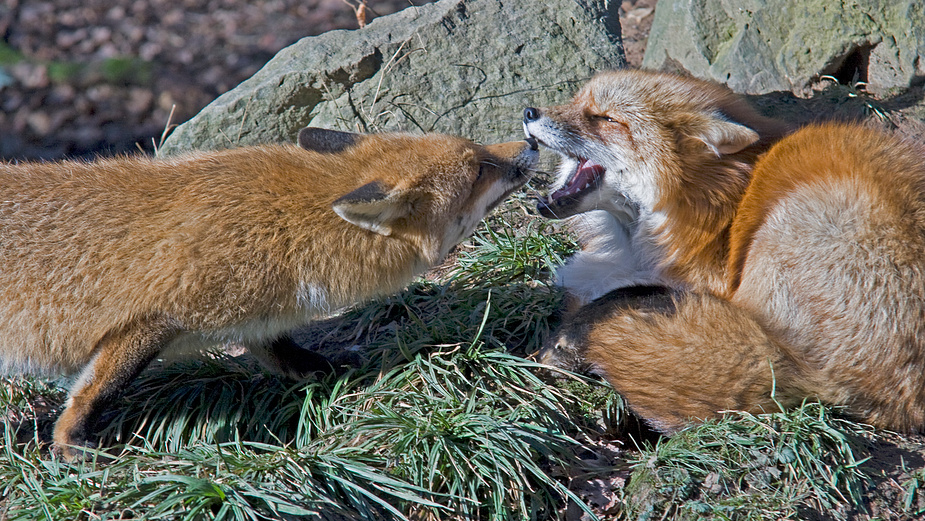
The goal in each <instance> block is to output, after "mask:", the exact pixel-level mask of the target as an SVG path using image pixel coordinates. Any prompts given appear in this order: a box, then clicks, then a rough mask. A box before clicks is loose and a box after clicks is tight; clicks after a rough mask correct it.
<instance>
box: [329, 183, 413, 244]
mask: <svg viewBox="0 0 925 521" xmlns="http://www.w3.org/2000/svg"><path fill="white" fill-rule="evenodd" d="M332 206H333V208H334V212H335V213H336V214H337V215H339V216H341V218H343V219H344V220H345V221H347V222H349V223H352V224H355V225H357V226H359V227H360V228H365V229H367V230H371V231H374V232H376V233H378V234H381V235H391V234H392V224H393V223H394V222H395V220H396V219H399V218H401V217H405V216H407V215H408V213H410V206H409V205H408V203H407V201H406V200H405V198H404V197H403V196H402V195H401V194H399V193H395V191H394V190H386V187H384V186H383V185H382V183H380V182H378V181H373V182H371V183H367V184H365V185H363V186H361V187H359V188H357V189H356V190H354V191H352V192H350V193H349V194H347V195H345V196H343V197H341V198H340V199H338V200H336V201H334V204H333V205H332Z"/></svg>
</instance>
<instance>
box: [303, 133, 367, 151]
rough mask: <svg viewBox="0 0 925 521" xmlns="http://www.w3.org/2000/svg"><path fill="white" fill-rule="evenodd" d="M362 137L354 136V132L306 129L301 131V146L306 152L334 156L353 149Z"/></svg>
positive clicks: (360, 135)
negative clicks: (333, 154)
mask: <svg viewBox="0 0 925 521" xmlns="http://www.w3.org/2000/svg"><path fill="white" fill-rule="evenodd" d="M362 137H363V135H362V134H354V133H353V132H343V131H340V130H329V129H326V128H318V127H305V128H303V129H302V130H300V131H299V146H300V147H302V148H304V149H305V150H311V151H314V152H320V153H322V154H332V153H337V152H342V151H343V150H345V149H347V148H349V147H352V146H353V145H355V144H357V143H358V142H359V141H360V139H361V138H362Z"/></svg>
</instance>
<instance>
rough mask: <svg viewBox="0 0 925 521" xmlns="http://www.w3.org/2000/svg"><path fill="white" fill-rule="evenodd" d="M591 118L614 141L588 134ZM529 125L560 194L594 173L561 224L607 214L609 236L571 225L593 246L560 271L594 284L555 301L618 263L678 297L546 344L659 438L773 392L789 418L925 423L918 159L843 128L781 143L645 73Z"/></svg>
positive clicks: (737, 104) (774, 129) (721, 98)
mask: <svg viewBox="0 0 925 521" xmlns="http://www.w3.org/2000/svg"><path fill="white" fill-rule="evenodd" d="M588 111H591V113H595V114H599V115H600V114H604V115H606V116H607V117H608V118H609V119H610V120H614V121H615V122H616V123H613V122H611V121H609V120H606V121H605V122H602V123H599V124H600V125H603V126H606V125H620V126H622V127H623V130H621V131H620V133H619V134H614V133H607V132H602V131H594V130H592V128H591V127H590V126H589V125H588V124H587V123H582V121H585V122H587V121H589V120H590V119H589V118H590V117H589V116H587V114H588ZM582 114H585V116H581V115H582ZM582 118H584V120H582ZM598 119H600V118H598ZM525 126H526V128H527V130H528V133H530V134H531V135H533V136H535V137H536V138H537V139H538V140H539V141H540V142H541V143H544V144H546V145H548V146H550V147H552V148H554V149H556V150H557V151H559V152H560V153H561V154H562V155H563V157H564V164H565V165H566V167H565V168H563V171H562V173H561V174H562V175H561V177H562V179H560V181H559V183H560V184H565V185H566V186H567V184H568V182H569V181H568V179H571V176H572V175H573V174H572V173H571V172H572V171H573V166H574V164H575V163H576V161H574V160H572V159H570V158H575V157H580V158H586V159H591V160H593V161H594V162H596V163H599V164H601V165H603V167H604V168H605V169H606V173H605V174H604V175H603V176H602V180H601V181H600V182H598V183H597V185H596V186H593V187H591V188H589V189H587V190H586V191H583V192H581V197H582V200H583V201H592V202H593V204H584V205H583V206H579V207H577V211H575V212H573V213H581V212H584V211H588V210H592V209H603V210H605V211H607V212H608V213H609V214H610V216H609V218H608V219H610V220H609V221H608V220H603V219H602V218H601V217H600V216H597V217H590V216H589V217H585V219H587V220H589V221H590V222H591V223H592V224H595V223H597V224H600V223H606V224H607V226H596V227H594V226H588V225H585V227H584V228H583V229H582V232H583V233H584V234H585V237H586V239H587V238H589V237H590V240H587V244H588V245H589V246H587V247H585V249H584V250H583V251H582V252H581V253H579V255H578V256H576V259H575V260H573V261H571V262H570V264H569V265H568V266H566V269H568V268H571V273H577V274H580V275H582V276H584V277H585V278H587V280H588V281H589V282H587V283H582V282H581V281H580V280H578V281H576V280H575V278H576V277H572V278H571V279H568V278H565V280H564V282H565V284H566V288H567V289H569V290H570V291H572V290H573V288H576V290H575V291H573V292H575V293H577V294H578V295H579V296H580V297H581V296H584V297H585V301H589V300H591V299H590V298H588V296H590V297H592V298H593V297H597V296H600V293H601V292H600V291H599V292H598V294H593V293H589V292H585V293H581V291H582V290H584V288H586V287H588V286H590V285H592V284H594V283H595V282H597V281H599V280H605V279H606V277H607V276H608V272H607V271H601V272H599V273H598V274H597V275H595V272H594V270H593V269H591V268H594V267H596V266H604V267H609V268H610V269H612V270H620V269H624V268H623V266H624V265H626V264H631V265H632V266H633V269H632V270H627V272H628V273H629V276H626V277H624V278H623V280H622V282H623V283H624V285H632V284H640V283H646V284H652V283H657V284H665V285H669V286H672V287H675V288H677V289H678V290H679V291H682V292H681V293H678V294H677V295H676V296H675V297H674V298H675V299H677V305H676V306H675V307H674V308H672V309H671V310H669V311H665V310H660V311H658V312H657V313H653V312H643V311H644V309H643V311H640V306H639V305H637V304H634V303H633V302H629V303H627V300H626V298H625V296H620V295H617V296H613V295H610V296H608V297H607V298H605V299H603V300H602V301H601V302H596V303H592V304H589V306H587V307H586V308H582V310H580V311H579V312H578V315H579V316H580V315H582V314H588V313H590V314H592V315H593V316H600V315H601V314H602V312H601V311H600V309H606V310H607V313H604V314H605V315H606V318H603V319H600V320H595V321H593V324H591V323H584V325H583V326H581V327H583V328H584V330H583V331H585V332H584V333H582V334H576V333H574V331H575V328H576V327H578V326H576V324H579V323H582V321H581V319H579V318H576V319H573V320H572V322H571V325H569V326H566V331H572V333H571V334H566V338H565V340H562V339H561V338H560V343H562V342H564V343H565V344H566V345H567V346H568V349H569V350H572V351H575V352H577V353H581V354H586V356H587V358H588V360H589V361H591V362H593V363H594V364H596V365H597V366H598V367H600V368H601V369H603V371H604V372H605V373H606V374H607V375H608V378H609V379H610V381H611V382H612V383H613V385H614V387H615V388H617V389H618V390H619V391H620V392H622V393H624V395H625V396H626V398H627V400H628V402H629V403H630V404H631V405H632V406H634V407H635V408H636V410H637V412H639V413H640V414H642V415H643V416H644V417H646V418H647V419H649V420H650V421H651V422H652V423H653V424H655V425H656V426H659V427H661V428H664V429H665V430H668V431H671V430H674V429H676V428H678V427H679V426H680V425H683V423H684V418H706V417H710V416H714V415H716V414H717V413H718V411H720V410H721V409H724V408H730V407H732V408H741V409H745V410H750V411H758V410H763V409H767V407H768V404H769V402H768V399H767V397H768V396H769V393H770V389H771V388H772V386H774V385H776V386H777V389H778V393H777V399H778V400H779V401H780V402H781V403H782V404H784V405H788V404H792V403H794V402H795V401H799V400H801V399H803V398H806V397H812V398H818V399H821V400H823V401H825V402H828V403H832V404H836V405H843V406H845V407H846V410H847V411H848V413H849V414H851V415H853V416H855V417H857V418H859V419H861V420H863V421H867V422H870V423H872V424H874V425H877V426H881V427H887V428H892V429H898V430H907V431H908V430H922V429H923V428H925V311H923V310H925V307H923V303H925V258H923V253H925V161H923V154H922V150H921V149H920V148H918V147H915V146H913V145H911V144H909V143H905V142H903V141H902V140H900V139H897V138H896V137H894V136H891V135H889V134H886V133H883V132H881V131H877V130H873V129H870V128H866V127H863V126H860V125H848V124H819V125H811V126H808V127H806V128H804V129H801V130H799V131H797V132H794V133H793V134H791V135H789V136H787V137H782V136H783V135H784V134H786V130H787V128H788V127H787V125H784V124H782V123H776V122H772V121H769V120H767V119H765V118H761V117H759V116H757V115H755V114H754V113H753V112H752V111H751V110H750V109H749V108H748V107H747V106H746V105H744V102H742V101H741V100H740V99H739V98H738V97H736V96H735V95H733V94H732V93H730V92H729V91H728V90H726V89H724V88H722V87H719V86H716V85H713V84H709V83H706V82H701V81H698V80H692V79H690V78H683V77H678V76H673V75H668V74H658V73H648V72H639V71H618V72H612V73H606V74H601V75H599V76H597V77H595V78H594V79H592V80H591V82H589V84H588V85H587V86H586V87H585V88H584V89H582V91H581V92H580V93H579V94H578V95H577V96H576V97H575V99H574V100H573V102H572V103H571V104H569V105H566V106H564V107H553V108H550V109H528V110H527V111H526V112H525ZM627 132H628V133H629V134H631V135H632V138H628V137H626V136H624V135H623V134H625V133H627ZM615 136H616V137H615ZM577 163H578V164H581V163H580V162H577ZM558 190H559V192H558V193H563V190H562V189H561V188H559V189H558ZM564 193H566V194H567V195H568V196H569V197H572V198H574V197H575V196H574V192H569V191H568V190H566V191H565V192H564ZM614 201H617V202H619V203H620V204H621V205H623V206H630V207H632V208H634V211H633V212H632V214H631V215H624V214H622V213H621V211H620V208H619V207H618V206H616V205H614V204H613V202H614ZM543 204H545V205H547V206H550V205H553V206H555V205H554V204H553V203H550V202H546V203H541V208H542V206H543ZM569 204H572V206H571V207H570V208H571V209H573V210H574V209H575V208H576V207H575V206H574V204H573V203H569ZM566 206H567V205H566ZM621 237H628V239H626V240H622V242H621V240H618V239H619V238H621ZM601 244H604V245H606V248H601V247H600V245H601ZM614 244H617V246H619V247H615V246H614ZM606 256H609V257H610V259H611V260H610V264H608V263H607V261H606V260H602V258H601V257H606ZM588 259H591V260H592V261H593V262H590V261H589V260H588ZM573 265H577V266H578V267H581V268H582V269H578V268H577V267H575V266H573ZM639 267H642V268H643V269H640V268H639ZM567 273H569V272H568V271H567ZM607 289H612V288H609V287H605V288H603V290H604V291H606V290H607ZM592 306H596V307H593V308H592ZM585 322H587V321H585ZM569 328H571V329H569ZM559 349H560V350H561V349H562V348H561V346H560V348H559ZM769 362H770V363H769ZM772 367H773V368H774V369H775V375H774V376H775V377H776V380H774V379H772V378H771V373H770V368H772ZM698 375H700V376H698ZM743 386H744V387H743ZM743 389H744V390H743Z"/></svg>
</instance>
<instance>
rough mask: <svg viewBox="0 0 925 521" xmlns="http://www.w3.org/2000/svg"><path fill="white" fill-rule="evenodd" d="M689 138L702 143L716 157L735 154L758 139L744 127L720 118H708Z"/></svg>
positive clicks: (753, 132)
mask: <svg viewBox="0 0 925 521" xmlns="http://www.w3.org/2000/svg"><path fill="white" fill-rule="evenodd" d="M690 137H691V138H693V139H696V140H698V141H701V142H703V143H704V144H705V145H706V146H707V148H709V149H710V150H712V151H713V153H714V154H716V155H717V156H721V155H724V154H735V153H736V152H738V151H740V150H742V149H743V148H745V147H747V146H749V145H751V144H752V143H754V142H755V141H758V139H759V138H760V136H758V133H757V132H755V131H754V130H752V129H750V128H748V127H746V126H745V125H740V124H738V123H735V122H732V121H729V120H727V119H723V118H720V117H711V118H709V119H708V120H707V121H706V122H704V123H703V125H701V126H700V127H699V128H696V129H695V130H694V132H693V133H692V134H691V135H690Z"/></svg>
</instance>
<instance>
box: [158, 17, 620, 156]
mask: <svg viewBox="0 0 925 521" xmlns="http://www.w3.org/2000/svg"><path fill="white" fill-rule="evenodd" d="M618 8H619V3H618V2H612V1H608V0H578V1H576V0H550V1H546V2H534V1H532V0H503V1H502V0H440V1H439V2H436V3H433V4H427V5H424V6H421V7H411V8H408V9H405V10H404V11H401V12H399V13H396V14H393V15H390V16H385V17H381V18H377V19H376V20H374V21H373V22H372V23H370V24H369V25H368V26H366V27H365V28H363V29H358V30H354V31H343V30H341V31H331V32H329V33H325V34H322V35H319V36H315V37H309V38H304V39H302V40H300V41H299V42H297V43H295V44H293V45H291V46H290V47H287V48H286V49H283V50H282V51H280V52H279V53H278V54H277V55H276V56H275V57H274V58H273V59H272V60H271V61H270V62H269V63H267V65H266V66H265V67H264V68H263V69H261V70H260V71H259V72H257V73H256V74H255V75H254V76H252V77H251V78H250V79H248V80H246V81H244V82H243V83H241V84H240V85H239V86H238V87H236V88H235V89H233V90H231V91H229V92H227V93H225V94H224V95H222V96H221V97H219V98H218V99H216V100H215V101H214V102H213V103H212V104H210V105H209V106H207V107H206V108H205V109H203V110H202V111H201V112H200V113H199V114H198V115H197V116H195V117H194V118H193V119H191V120H190V121H188V122H186V123H184V124H183V125H181V126H179V127H178V128H177V129H176V130H175V131H174V132H173V134H172V135H171V136H170V137H169V138H168V139H167V141H166V142H165V143H164V145H163V146H162V147H161V149H160V151H159V153H160V154H172V153H177V152H180V151H183V150H190V149H217V148H228V147H232V146H241V145H247V144H256V143H271V142H285V141H294V140H295V137H296V135H297V133H298V130H299V129H300V128H302V127H304V126H308V125H312V126H319V127H326V128H332V129H339V130H353V131H356V130H359V131H364V132H373V131H381V130H406V131H413V132H429V131H435V132H443V133H450V134H456V135H462V136H465V137H469V138H472V139H475V140H478V141H483V142H492V141H500V140H511V139H517V138H519V137H521V136H523V131H522V127H521V123H520V121H521V113H522V111H523V108H524V107H525V106H528V105H545V104H552V103H561V102H563V101H565V100H566V99H568V97H569V96H570V95H571V94H572V93H573V92H574V91H575V90H576V89H577V88H578V86H580V85H581V84H582V83H583V82H584V81H586V80H587V79H588V78H589V77H590V76H592V75H593V74H594V73H595V72H597V71H599V70H604V69H612V68H618V67H622V66H623V65H624V57H623V49H622V45H621V41H620V21H619V13H618Z"/></svg>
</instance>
